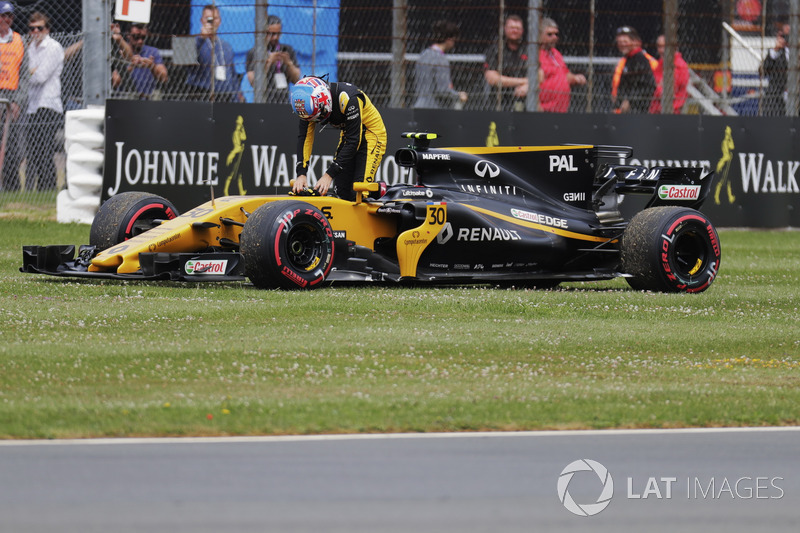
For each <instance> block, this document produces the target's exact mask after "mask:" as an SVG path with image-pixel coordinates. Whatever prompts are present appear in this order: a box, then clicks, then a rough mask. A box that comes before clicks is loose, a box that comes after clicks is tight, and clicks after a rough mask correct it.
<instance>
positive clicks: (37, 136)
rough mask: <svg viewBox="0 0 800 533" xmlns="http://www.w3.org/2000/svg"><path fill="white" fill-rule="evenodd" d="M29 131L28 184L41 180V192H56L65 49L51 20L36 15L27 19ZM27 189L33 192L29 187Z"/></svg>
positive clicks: (38, 13) (62, 109)
mask: <svg viewBox="0 0 800 533" xmlns="http://www.w3.org/2000/svg"><path fill="white" fill-rule="evenodd" d="M28 30H29V31H30V35H31V41H30V45H29V46H28V75H29V79H28V110H27V113H28V115H27V116H28V124H29V126H28V130H27V133H26V141H27V142H26V144H27V166H26V167H25V176H26V181H27V184H32V183H33V180H34V179H36V178H37V177H38V180H39V181H38V189H39V190H44V189H55V187H56V166H55V161H54V160H53V156H54V155H55V148H56V146H55V139H56V136H57V134H58V130H59V129H60V128H61V127H62V125H63V123H64V117H63V113H64V108H63V106H62V104H61V70H62V69H63V68H64V49H63V48H62V47H61V44H59V43H58V41H56V40H54V39H52V38H51V37H50V19H49V17H48V16H47V15H45V14H43V13H41V12H39V11H36V12H34V13H33V14H31V16H30V18H29V19H28ZM26 188H31V187H30V186H29V185H26Z"/></svg>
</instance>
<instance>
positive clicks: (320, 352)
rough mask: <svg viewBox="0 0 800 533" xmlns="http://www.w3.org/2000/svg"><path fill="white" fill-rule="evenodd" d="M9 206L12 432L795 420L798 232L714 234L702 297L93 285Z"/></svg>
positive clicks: (2, 404) (49, 232) (799, 379)
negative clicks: (27, 256)
mask: <svg viewBox="0 0 800 533" xmlns="http://www.w3.org/2000/svg"><path fill="white" fill-rule="evenodd" d="M88 234H89V228H88V226H80V225H63V224H56V223H52V222H30V221H24V220H16V219H12V220H0V323H2V324H3V326H2V338H3V342H2V345H0V438H66V437H96V436H134V435H136V436H141V435H158V436H160V435H221V434H234V435H253V434H286V433H322V432H326V433H331V432H374V431H460V430H464V431H472V430H519V429H549V428H559V429H573V428H610V427H685V426H729V425H733V426H739V425H783V424H797V423H798V422H800V407H798V405H800V386H799V385H800V325H798V320H797V315H798V305H799V304H798V295H800V274H799V273H798V270H797V267H796V265H797V264H798V260H800V246H799V244H800V242H798V241H800V233H796V232H745V231H723V232H721V240H722V246H723V261H722V269H721V273H720V277H719V278H718V280H717V281H716V282H715V284H714V285H713V286H712V288H711V289H709V290H708V291H707V292H705V293H703V294H700V295H675V294H653V293H642V292H636V291H632V290H630V289H628V288H627V285H626V284H625V282H624V281H623V280H615V281H612V282H604V283H586V284H583V283H572V284H565V285H564V286H563V287H562V288H561V289H559V290H555V291H509V290H496V289H491V288H487V287H450V288H428V289H419V288H414V289H411V288H403V287H396V286H363V287H361V286H360V287H343V288H335V287H334V288H328V289H323V290H317V291H312V292H306V293H300V292H277V291H260V290H256V289H254V288H252V287H250V286H248V285H247V284H239V283H228V284H205V285H201V284H171V283H162V284H146V283H139V282H114V281H111V282H109V281H103V282H94V281H93V282H89V281H83V280H66V279H60V278H51V277H44V276H34V275H28V274H22V273H20V272H19V271H18V268H19V265H20V263H21V246H22V245H23V244H80V243H84V242H87V241H88Z"/></svg>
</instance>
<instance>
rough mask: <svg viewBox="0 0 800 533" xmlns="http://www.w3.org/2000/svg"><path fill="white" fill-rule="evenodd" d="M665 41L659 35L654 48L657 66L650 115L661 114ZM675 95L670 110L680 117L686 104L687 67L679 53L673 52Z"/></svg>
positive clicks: (654, 73)
mask: <svg viewBox="0 0 800 533" xmlns="http://www.w3.org/2000/svg"><path fill="white" fill-rule="evenodd" d="M666 47H667V45H666V40H665V39H664V36H663V35H659V36H658V39H656V48H657V49H658V65H657V66H656V68H655V70H653V76H655V78H656V92H655V93H654V94H653V102H652V103H651V104H650V113H653V114H660V113H661V96H662V94H663V93H664V87H663V81H664V51H665V50H666ZM674 72H675V74H674V76H675V93H674V96H673V99H672V108H673V110H674V113H675V114H676V115H680V113H681V110H682V109H683V104H685V103H686V97H687V96H688V87H689V65H687V64H686V61H684V60H683V56H682V55H681V53H680V52H678V51H677V50H675V71H674Z"/></svg>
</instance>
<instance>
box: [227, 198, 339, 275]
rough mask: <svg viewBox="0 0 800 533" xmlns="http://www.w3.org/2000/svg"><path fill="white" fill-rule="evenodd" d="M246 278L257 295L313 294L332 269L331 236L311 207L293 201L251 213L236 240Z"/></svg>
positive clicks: (325, 220)
mask: <svg viewBox="0 0 800 533" xmlns="http://www.w3.org/2000/svg"><path fill="white" fill-rule="evenodd" d="M239 244H240V251H241V254H242V257H243V258H244V271H245V275H247V277H248V278H250V281H252V282H253V285H255V286H256V287H258V288H261V289H316V288H318V287H320V286H321V285H322V284H323V283H322V282H323V281H325V277H326V276H327V275H328V273H329V272H330V270H331V267H332V266H333V251H334V245H333V230H332V229H331V225H330V223H328V220H327V219H326V218H325V215H323V214H322V212H321V211H320V210H319V209H317V208H316V207H314V206H313V205H310V204H307V203H305V202H298V201H294V200H288V201H285V200H281V201H277V202H269V203H266V204H264V205H262V206H261V207H259V208H258V209H256V210H255V211H254V212H253V213H252V214H251V215H250V217H249V218H248V219H247V222H246V223H245V225H244V229H243V230H242V234H241V236H240V238H239Z"/></svg>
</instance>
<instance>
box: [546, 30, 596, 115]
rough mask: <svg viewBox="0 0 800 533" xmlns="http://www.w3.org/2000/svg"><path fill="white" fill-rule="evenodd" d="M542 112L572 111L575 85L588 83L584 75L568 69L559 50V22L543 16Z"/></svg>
mask: <svg viewBox="0 0 800 533" xmlns="http://www.w3.org/2000/svg"><path fill="white" fill-rule="evenodd" d="M539 42H540V43H541V46H540V47H539V107H538V110H539V111H547V112H550V113H566V112H567V111H569V98H570V91H571V90H572V86H573V85H585V84H586V77H585V76H584V75H583V74H573V73H572V72H570V71H569V68H567V64H566V63H565V62H564V58H563V57H562V55H561V52H559V51H558V50H556V44H557V43H558V24H556V22H555V21H554V20H553V19H550V18H545V19H542V22H541V24H540V30H539Z"/></svg>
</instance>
